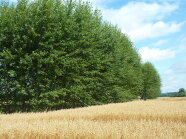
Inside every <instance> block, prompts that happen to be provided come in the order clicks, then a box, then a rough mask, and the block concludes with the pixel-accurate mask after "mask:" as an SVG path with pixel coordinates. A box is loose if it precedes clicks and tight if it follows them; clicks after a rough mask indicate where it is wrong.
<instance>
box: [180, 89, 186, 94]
mask: <svg viewBox="0 0 186 139" xmlns="http://www.w3.org/2000/svg"><path fill="white" fill-rule="evenodd" d="M178 93H186V91H185V89H184V88H180V89H179V91H178Z"/></svg>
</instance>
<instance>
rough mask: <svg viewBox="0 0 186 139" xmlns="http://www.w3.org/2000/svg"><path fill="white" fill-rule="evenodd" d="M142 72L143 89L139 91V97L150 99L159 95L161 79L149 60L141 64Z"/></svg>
mask: <svg viewBox="0 0 186 139" xmlns="http://www.w3.org/2000/svg"><path fill="white" fill-rule="evenodd" d="M142 73H143V91H142V93H141V98H142V99H144V100H146V99H152V98H156V97H158V96H159V95H160V86H161V81H160V77H159V75H158V73H157V71H156V69H155V68H154V66H153V65H152V64H151V63H150V62H146V63H144V64H143V65H142Z"/></svg>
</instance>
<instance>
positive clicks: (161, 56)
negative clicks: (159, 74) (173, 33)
mask: <svg viewBox="0 0 186 139" xmlns="http://www.w3.org/2000/svg"><path fill="white" fill-rule="evenodd" d="M139 53H140V54H141V57H142V60H143V61H151V62H155V61H161V60H167V59H170V58H174V57H175V51H174V50H171V49H163V50H161V49H157V48H149V47H142V48H140V49H139Z"/></svg>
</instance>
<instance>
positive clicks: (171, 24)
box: [9, 0, 186, 93]
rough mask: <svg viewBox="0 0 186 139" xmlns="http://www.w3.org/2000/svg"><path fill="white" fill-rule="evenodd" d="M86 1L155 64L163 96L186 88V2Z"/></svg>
mask: <svg viewBox="0 0 186 139" xmlns="http://www.w3.org/2000/svg"><path fill="white" fill-rule="evenodd" d="M9 1H14V2H15V1H16V0H9ZM84 1H90V2H91V3H92V4H93V6H94V7H97V8H98V9H100V10H101V11H102V15H103V19H104V20H106V21H108V22H111V23H112V24H115V25H117V26H118V27H119V28H120V29H121V30H122V32H123V33H126V34H127V35H128V36H129V38H130V39H131V41H132V42H133V43H134V45H135V47H136V48H137V50H138V51H139V53H140V55H141V57H142V60H143V61H144V62H145V61H150V62H152V63H153V64H154V66H155V67H156V69H157V70H158V72H159V74H160V76H161V80H162V88H161V90H162V92H163V93H164V92H174V91H178V89H179V88H185V89H186V14H185V13H186V0H84Z"/></svg>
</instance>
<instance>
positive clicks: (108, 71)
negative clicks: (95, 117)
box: [0, 0, 160, 112]
mask: <svg viewBox="0 0 186 139" xmlns="http://www.w3.org/2000/svg"><path fill="white" fill-rule="evenodd" d="M147 65H149V64H147ZM142 67H143V68H142ZM145 67H146V66H142V64H141V59H140V56H139V54H138V52H137V50H136V49H135V48H134V46H133V44H132V42H131V41H130V40H129V39H128V37H127V36H126V35H125V34H123V33H122V32H121V31H120V29H118V28H117V27H116V26H113V25H111V24H109V23H107V22H104V21H103V20H102V16H101V13H100V11H99V10H97V9H94V8H92V7H91V5H90V4H89V3H88V2H82V1H72V0H35V1H28V0H19V1H18V2H17V3H16V4H15V5H14V4H9V3H7V2H2V3H1V4H0V111H2V112H19V111H40V110H53V109H61V108H72V107H82V106H88V105H95V104H105V103H111V102H123V101H127V100H130V99H132V98H136V97H137V96H139V95H140V94H142V92H143V91H144V90H145V91H146V92H149V91H151V89H150V88H148V87H144V82H145V83H146V84H148V81H147V80H145V79H144V77H145V76H146V77H147V76H148V75H146V74H149V73H148V70H146V68H145ZM150 69H152V74H150V75H149V78H150V77H153V78H152V79H151V81H150V83H149V84H148V86H151V85H152V86H153V89H152V91H154V95H153V97H155V92H156V94H157V93H159V89H160V88H159V87H160V86H159V82H158V81H159V76H158V74H157V72H155V69H154V68H152V67H151V66H150ZM145 72H147V73H145ZM150 72H151V71H150ZM154 74H155V75H154ZM154 81H155V85H154V84H153V82H154ZM156 87H157V88H156Z"/></svg>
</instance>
